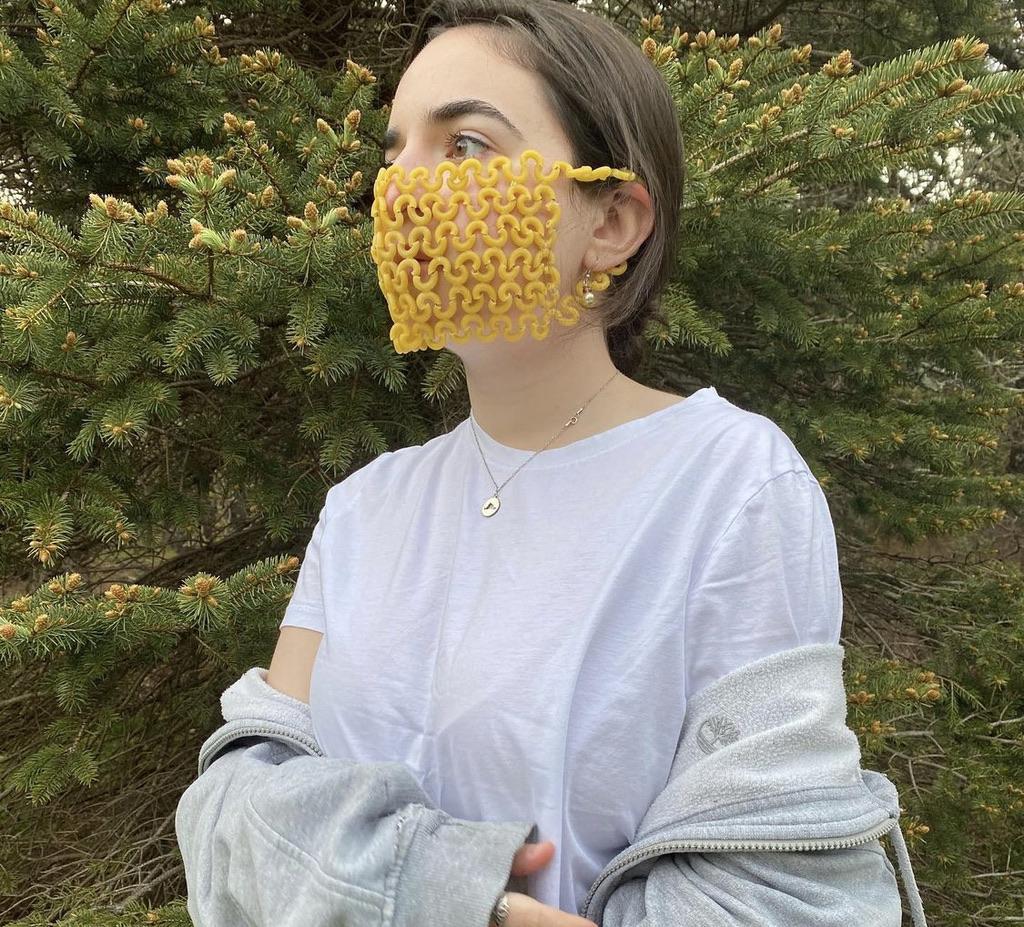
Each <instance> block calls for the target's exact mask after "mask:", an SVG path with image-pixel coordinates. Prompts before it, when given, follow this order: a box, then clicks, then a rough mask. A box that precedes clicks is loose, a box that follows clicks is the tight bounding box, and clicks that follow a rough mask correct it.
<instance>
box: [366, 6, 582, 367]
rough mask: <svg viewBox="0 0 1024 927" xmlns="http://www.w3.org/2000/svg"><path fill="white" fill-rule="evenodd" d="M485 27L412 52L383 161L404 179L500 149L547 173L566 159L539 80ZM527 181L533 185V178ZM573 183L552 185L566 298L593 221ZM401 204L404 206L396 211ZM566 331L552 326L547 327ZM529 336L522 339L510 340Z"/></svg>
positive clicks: (392, 194)
mask: <svg viewBox="0 0 1024 927" xmlns="http://www.w3.org/2000/svg"><path fill="white" fill-rule="evenodd" d="M487 30H488V27H486V26H479V27H478V26H461V27H458V28H455V29H450V30H448V31H446V32H444V33H442V34H441V35H439V36H438V37H437V38H435V39H433V40H432V41H431V42H429V43H428V44H427V45H426V46H425V47H424V48H423V49H422V50H421V51H420V52H419V54H418V55H417V56H416V58H415V59H414V60H413V61H412V62H411V64H410V65H409V67H408V68H407V69H406V71H405V72H404V74H403V75H402V79H401V81H400V83H399V85H398V89H397V91H396V93H395V98H394V101H393V103H392V108H391V112H390V119H389V125H388V131H387V135H386V137H385V151H384V158H385V161H386V162H389V163H394V164H396V165H400V166H401V167H402V168H403V169H404V171H405V172H406V176H408V172H409V171H411V170H412V169H413V168H415V167H426V168H427V169H428V171H430V173H431V175H433V171H434V168H435V167H436V165H438V164H439V163H440V162H442V161H452V162H454V163H456V164H459V163H461V162H463V161H465V160H467V159H469V158H476V159H478V160H480V161H481V162H482V163H484V164H486V163H487V162H488V161H489V160H490V159H491V158H494V157H496V156H498V155H505V156H507V157H509V158H511V159H512V162H513V163H512V165H511V167H512V169H513V170H518V168H519V156H520V155H521V154H522V153H523V152H524V151H526V150H528V149H534V150H536V151H537V152H539V153H540V154H541V156H542V158H543V162H542V163H543V169H544V171H545V172H549V171H550V170H551V167H552V164H553V162H554V161H556V160H562V161H568V162H569V163H572V157H571V153H570V150H569V142H568V139H567V138H566V137H565V136H564V134H563V131H562V129H561V127H560V126H559V124H558V123H557V121H556V119H555V117H554V115H553V114H552V113H551V112H550V111H549V109H548V106H547V102H546V99H545V95H544V90H543V86H542V85H541V83H540V81H539V80H538V79H537V78H536V77H535V76H534V75H533V74H532V73H530V72H528V71H525V70H523V69H522V68H520V67H518V66H517V65H515V64H512V63H510V62H509V61H507V60H506V59H505V58H503V57H502V56H501V55H499V54H497V53H496V52H495V51H494V50H493V49H492V47H491V45H490V43H489V42H488V40H487V35H488V33H487ZM437 111H440V113H439V114H438V115H439V117H440V118H436V119H430V118H428V114H430V113H432V112H437ZM503 117H504V118H503ZM573 166H574V167H575V166H577V165H575V164H573ZM595 166H596V165H595ZM531 170H532V169H531ZM527 182H528V183H530V185H531V186H532V182H530V181H527ZM570 184H571V181H570V180H569V179H568V178H566V177H565V176H563V175H561V174H560V175H559V176H558V177H557V178H556V179H555V180H553V181H551V187H552V189H553V191H554V194H555V200H556V202H557V204H558V208H559V210H560V213H559V218H558V221H557V224H556V229H557V231H556V234H555V236H554V245H553V264H554V267H555V268H556V269H557V271H558V278H559V288H560V290H561V295H562V297H563V298H564V297H565V296H567V295H568V294H570V293H572V292H574V290H575V287H576V284H577V283H578V281H579V279H580V278H581V277H582V275H583V272H584V271H585V269H586V267H587V266H590V263H591V262H590V261H589V260H588V256H587V249H588V247H589V246H590V244H591V233H592V231H593V228H594V227H595V225H596V224H597V220H598V211H597V210H596V209H595V207H594V205H592V204H591V205H590V206H587V205H585V204H584V202H583V200H582V197H577V198H576V199H574V200H570V199H569V186H570ZM508 185H509V181H508V179H507V178H505V177H504V176H503V175H502V176H500V179H499V181H498V189H499V190H501V191H505V190H507V188H508ZM424 189H425V188H424V187H423V186H422V185H419V186H418V188H417V190H418V191H420V192H421V191H423V190H424ZM399 192H400V191H399V190H398V186H397V184H396V183H393V182H392V183H390V184H389V185H388V187H387V189H386V190H385V192H384V194H383V196H382V199H383V202H384V203H386V205H387V207H388V210H389V215H391V216H394V215H395V213H394V204H395V200H396V198H397V197H398V195H399ZM477 192H479V186H478V185H477V184H476V181H475V179H474V178H473V177H470V184H469V186H468V187H467V193H468V194H469V199H470V202H471V203H476V202H477V198H476V196H475V195H474V194H475V193H477ZM438 193H439V195H440V199H441V201H442V202H444V201H445V200H446V199H447V197H448V196H450V195H451V190H450V189H449V187H448V184H447V181H446V182H445V184H443V185H442V186H441V188H440V190H439V191H438ZM408 208H409V207H408V206H404V207H402V209H403V214H406V212H405V210H407V209H408ZM500 215H501V214H500V213H499V212H498V211H497V210H496V209H491V210H490V211H489V212H488V213H487V214H486V217H485V221H486V222H487V228H488V232H489V234H491V235H495V236H499V237H500V233H499V230H498V225H497V223H498V218H499V217H500ZM539 215H541V216H544V215H546V213H541V214H539ZM395 218H396V220H397V223H398V227H400V228H401V229H402V232H403V238H405V239H406V240H410V239H408V238H407V237H406V236H408V235H409V233H410V232H411V231H412V230H413V228H414V225H413V223H412V222H402V221H401V216H397V217H395ZM452 221H453V222H454V224H455V226H456V227H457V229H458V230H459V235H460V236H462V235H463V234H464V233H465V230H466V226H467V225H468V223H469V222H470V221H471V217H470V216H469V215H468V214H467V209H466V207H465V206H462V207H460V208H459V210H458V212H457V213H456V214H455V216H454V217H453V219H452ZM439 223H440V220H439V219H436V218H434V219H432V220H430V221H428V222H427V223H426V226H427V228H428V229H430V233H431V234H432V233H433V231H434V229H432V228H431V226H436V225H438V224H439ZM442 240H447V241H450V237H449V236H439V237H438V239H437V241H442ZM485 247H486V245H485V243H484V241H483V239H482V237H481V236H480V235H476V236H475V246H474V247H472V248H471V249H470V250H474V251H476V252H477V253H479V254H483V252H484V250H485ZM516 247H517V245H516V243H515V242H514V241H509V242H508V243H507V244H505V245H504V251H505V253H506V254H507V255H508V254H511V252H512V251H513V250H514V249H515V248H516ZM458 253H459V252H458V251H457V250H456V249H454V248H447V249H446V252H445V255H444V256H445V257H447V258H449V259H450V260H451V261H453V262H454V260H455V257H456V255H457V254H458ZM412 273H413V274H418V275H419V276H420V277H421V278H422V279H424V280H425V279H427V277H428V274H429V272H428V269H427V265H426V264H423V265H419V269H418V271H416V270H414V271H412ZM448 285H449V284H448V282H447V281H446V280H445V279H444V275H443V274H440V275H439V279H438V280H437V282H436V287H437V289H436V292H437V294H438V296H439V297H440V299H441V301H442V305H444V304H445V302H446V289H447V287H448ZM462 314H463V313H462V309H461V308H460V309H459V310H458V311H457V312H456V314H455V315H454V316H453V317H452V321H453V322H455V323H456V325H458V323H459V322H460V319H461V317H462ZM563 327H564V326H562V325H553V326H552V331H553V332H554V331H556V330H557V329H559V328H563ZM530 340H531V339H530V338H528V337H525V338H523V339H521V340H520V341H519V342H517V343H516V345H517V346H519V345H524V344H525V343H527V342H529V341H530ZM446 346H447V347H448V348H449V349H450V350H452V351H454V352H455V353H457V354H459V355H460V356H461V357H463V359H466V357H467V355H469V354H471V353H474V354H480V356H486V355H487V353H489V352H491V351H494V350H507V349H508V348H509V347H510V345H509V343H508V342H507V341H505V340H504V339H502V338H498V339H495V340H494V341H493V342H491V343H484V342H478V341H473V340H471V341H468V342H466V343H465V344H458V343H456V342H455V341H453V340H452V339H451V338H450V337H449V338H448V341H447V345H446Z"/></svg>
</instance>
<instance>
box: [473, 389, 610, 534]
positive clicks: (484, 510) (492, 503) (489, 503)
mask: <svg viewBox="0 0 1024 927" xmlns="http://www.w3.org/2000/svg"><path fill="white" fill-rule="evenodd" d="M618 375H619V371H618V370H616V371H615V373H613V374H612V375H611V376H610V377H609V378H608V379H607V380H606V381H605V384H604V386H602V387H601V389H599V390H598V391H597V393H594V395H593V396H591V397H590V398H589V399H588V400H587V401H586V402H585V403H583V405H582V406H580V407H579V408H578V409H577V410H576V412H575V413H574V414H573V416H572V418H570V419H569V421H567V422H566V423H565V424H564V425H563V426H562V427H561V428H559V429H558V431H557V432H556V433H555V434H554V435H552V436H551V441H554V440H555V438H557V437H558V436H559V435H560V434H561V433H562V432H563V431H565V429H566V428H568V427H569V426H570V425H575V424H576V422H577V420H578V419H579V417H580V413H581V412H582V411H583V410H584V409H585V408H586V407H587V406H589V405H590V403H592V402H593V401H594V400H595V399H596V398H597V396H598V393H600V392H601V390H603V389H604V387H605V386H607V385H608V384H609V383H611V382H612V380H614V379H615V378H616V377H617V376H618ZM469 424H470V427H471V428H472V429H473V439H474V440H475V441H476V446H477V450H478V451H480V459H481V460H483V462H484V466H485V467H487V474H488V476H490V478H491V482H492V483H494V495H493V496H491V497H490V498H489V499H487V500H485V501H484V504H483V505H482V506H480V514H481V515H483V516H484V517H485V518H490V517H491V516H492V515H493V514H494V513H495V512H497V511H498V509H499V508H501V500H500V499H499V498H498V493H500V492H501V491H502V490H503V489H504V488H505V486H506V485H507V484H508V483H509V481H511V480H512V478H513V477H514V476H515V475H516V473H518V472H519V471H520V470H522V469H523V467H525V466H526V465H527V464H528V463H529V462H530V461H531V460H533V458H534V457H536V456H537V455H538V454H539V453H540V451H543V450H546V449H547V447H548V445H549V444H551V441H548V443H547V444H545V445H544V447H542V448H541V449H540V451H534V452H533V454H532V455H531V456H529V457H527V458H526V460H524V461H523V462H522V463H521V464H520V465H519V466H518V467H516V470H515V473H513V474H512V476H510V477H509V478H508V479H507V480H505V482H504V483H502V484H501V485H500V486H499V485H498V483H497V481H496V480H495V479H494V474H493V473H491V468H490V467H489V466H488V464H487V458H486V457H484V450H483V448H482V447H480V439H479V438H478V437H477V433H476V425H474V424H473V416H472V415H470V417H469Z"/></svg>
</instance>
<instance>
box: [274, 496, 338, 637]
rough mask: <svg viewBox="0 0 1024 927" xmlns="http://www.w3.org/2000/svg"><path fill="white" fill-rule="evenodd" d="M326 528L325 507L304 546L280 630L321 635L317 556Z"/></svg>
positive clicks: (320, 590)
mask: <svg viewBox="0 0 1024 927" xmlns="http://www.w3.org/2000/svg"><path fill="white" fill-rule="evenodd" d="M326 528H327V504H326V503H325V504H324V507H323V508H322V509H321V510H320V517H319V519H318V520H317V523H316V527H315V528H314V529H313V535H312V537H311V538H310V539H309V543H308V544H307V545H306V554H305V556H304V557H303V558H302V564H301V565H300V566H299V575H298V578H297V579H296V580H295V590H294V591H293V592H292V597H291V599H290V600H289V602H288V605H287V606H286V608H285V610H284V618H283V619H282V621H281V625H280V626H281V627H282V628H283V627H285V626H291V627H296V628H309V629H310V630H312V631H319V632H320V633H321V634H323V633H324V632H325V627H326V624H325V616H324V596H323V586H322V584H321V582H320V569H321V556H322V550H321V548H322V546H323V537H324V531H325V530H326Z"/></svg>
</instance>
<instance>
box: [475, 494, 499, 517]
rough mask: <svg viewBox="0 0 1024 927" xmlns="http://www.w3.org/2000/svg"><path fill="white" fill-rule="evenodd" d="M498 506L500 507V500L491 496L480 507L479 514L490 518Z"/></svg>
mask: <svg viewBox="0 0 1024 927" xmlns="http://www.w3.org/2000/svg"><path fill="white" fill-rule="evenodd" d="M499 508H501V500H499V499H498V497H497V496H491V498H490V499H488V500H487V501H486V502H485V503H484V504H483V506H482V507H481V509H480V514H481V515H484V516H486V517H487V518H490V517H491V516H492V515H493V514H494V513H495V512H497V511H498V509H499Z"/></svg>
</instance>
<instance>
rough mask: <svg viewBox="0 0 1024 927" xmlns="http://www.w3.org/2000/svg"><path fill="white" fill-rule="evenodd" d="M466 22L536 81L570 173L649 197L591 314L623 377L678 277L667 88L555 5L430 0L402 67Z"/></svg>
mask: <svg viewBox="0 0 1024 927" xmlns="http://www.w3.org/2000/svg"><path fill="white" fill-rule="evenodd" d="M470 24H484V25H488V26H496V27H498V28H497V29H495V30H494V32H493V36H492V41H493V45H494V48H495V50H496V51H497V53H498V54H500V55H502V56H503V57H504V58H505V59H506V60H508V61H511V62H513V63H514V64H517V65H518V66H520V67H522V68H525V69H526V70H529V71H532V72H534V73H536V74H537V75H538V76H539V77H540V78H541V82H542V84H543V85H544V87H545V91H546V96H547V103H548V105H549V106H550V108H551V110H552V112H554V114H555V115H556V117H557V118H558V120H559V122H560V123H561V125H562V126H563V129H564V131H565V134H566V137H567V138H568V140H569V144H570V149H571V152H572V157H571V160H572V164H573V166H574V167H576V166H581V165H590V166H592V167H605V166H607V167H616V168H626V169H628V170H631V171H634V172H635V173H636V174H637V176H638V178H639V180H640V182H641V183H642V184H643V185H644V186H645V187H646V188H647V192H648V193H649V194H650V197H651V205H652V208H653V210H654V227H653V229H652V230H651V233H650V235H649V236H648V237H647V239H646V241H644V243H643V244H642V245H641V246H640V248H639V249H638V250H637V252H636V254H634V255H633V256H632V257H630V258H629V259H628V263H627V267H626V271H625V273H623V274H621V275H618V276H613V277H612V278H611V285H610V286H609V287H608V289H607V290H604V291H602V292H600V293H597V292H595V296H596V297H597V302H596V303H595V304H594V308H593V310H591V313H590V314H591V315H592V317H593V318H595V320H596V321H597V322H598V323H600V324H601V325H602V327H603V328H604V332H605V342H606V344H607V345H608V352H609V355H610V356H611V359H612V362H613V363H614V364H615V366H616V367H617V368H618V369H619V370H621V371H622V372H623V373H624V374H625V375H627V376H629V375H631V374H632V373H634V372H635V371H636V370H637V368H638V367H639V366H640V364H641V362H642V361H643V360H644V358H645V356H646V348H647V340H646V339H645V338H644V335H643V332H644V329H645V327H646V325H647V323H648V322H649V321H650V320H652V319H655V320H658V321H661V322H662V323H664V322H665V317H664V314H663V309H662V305H661V292H662V289H663V288H664V286H665V284H666V283H667V282H668V281H669V280H670V279H671V278H672V276H673V275H674V273H675V271H676V260H677V247H678V224H679V209H680V202H681V200H682V192H683V181H684V170H685V166H684V152H683V139H682V133H681V132H680V128H679V119H678V116H677V115H676V109H675V104H674V102H673V99H672V94H671V92H670V91H669V88H668V85H667V84H666V83H665V81H664V79H663V78H662V76H661V74H659V73H658V70H657V68H656V67H655V65H654V63H653V62H652V61H651V60H650V59H649V58H647V56H646V55H644V53H643V51H642V50H641V49H640V47H639V46H638V45H637V44H636V43H635V42H633V41H632V39H631V38H630V37H629V36H628V35H627V34H626V33H625V32H624V31H622V30H621V29H619V28H618V27H617V26H616V25H614V24H613V23H612V22H610V21H609V20H607V19H604V18H602V17H601V16H599V15H597V14H595V13H590V12H588V11H586V10H583V9H580V8H579V7H577V6H576V5H575V4H574V3H570V2H561V0H434V2H432V3H431V4H430V5H429V6H427V7H426V9H424V10H423V12H422V13H421V14H420V16H419V18H418V20H417V21H416V24H415V27H414V33H413V37H412V39H411V41H410V45H409V48H408V49H407V51H406V54H405V57H404V61H403V64H402V70H405V68H406V67H408V65H409V64H410V63H411V61H412V59H413V58H414V57H415V56H416V55H417V54H418V53H419V52H420V51H421V50H422V48H423V47H424V46H425V45H426V44H427V43H428V42H430V41H431V40H432V39H434V38H435V37H436V36H437V35H439V34H440V33H441V32H444V31H445V30H446V29H451V28H454V27H457V26H464V25H470ZM499 30H500V31H499ZM621 183H623V181H620V180H617V179H615V178H609V179H608V180H606V181H587V182H579V181H575V182H574V183H573V185H572V187H571V189H572V190H576V191H578V192H579V193H580V195H582V196H584V197H595V198H596V197H597V196H599V195H600V194H601V192H602V191H603V190H607V189H608V188H610V187H614V186H616V185H619V184H621ZM584 318H587V313H584Z"/></svg>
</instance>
